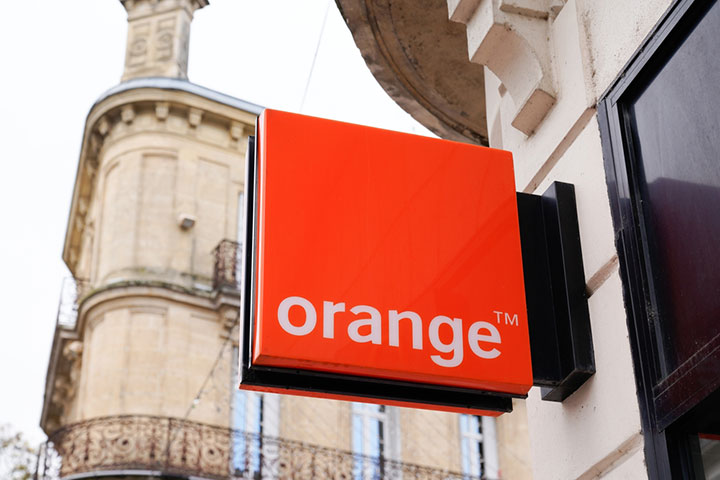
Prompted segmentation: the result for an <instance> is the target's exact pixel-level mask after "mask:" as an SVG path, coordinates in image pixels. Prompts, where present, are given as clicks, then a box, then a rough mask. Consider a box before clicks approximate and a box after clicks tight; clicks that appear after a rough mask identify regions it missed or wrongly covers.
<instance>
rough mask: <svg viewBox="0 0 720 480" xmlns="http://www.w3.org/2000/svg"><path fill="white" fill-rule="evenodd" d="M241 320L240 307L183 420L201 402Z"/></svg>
mask: <svg viewBox="0 0 720 480" xmlns="http://www.w3.org/2000/svg"><path fill="white" fill-rule="evenodd" d="M239 321H240V309H238V313H237V315H236V316H235V321H234V322H233V324H232V326H231V327H230V330H229V332H228V336H227V338H225V341H224V342H223V344H222V346H221V347H220V351H219V352H218V356H217V358H215V363H213V366H212V368H211V369H210V371H209V372H208V374H207V376H206V377H205V380H203V383H202V385H200V389H199V390H198V393H197V395H195V398H193V399H192V401H191V402H190V406H188V409H187V411H186V412H185V415H184V416H183V420H187V418H188V416H190V412H192V410H193V408H195V406H196V405H197V403H198V402H200V398H201V397H202V395H203V393H204V391H205V387H206V386H207V383H208V382H209V381H210V379H211V378H212V376H213V375H214V374H215V369H216V368H217V367H218V365H220V360H221V359H222V358H223V357H224V356H225V348H226V347H227V346H228V343H230V341H231V340H232V338H233V331H234V330H235V327H236V326H237V324H238V323H239Z"/></svg>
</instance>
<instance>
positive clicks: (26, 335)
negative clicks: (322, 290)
mask: <svg viewBox="0 0 720 480" xmlns="http://www.w3.org/2000/svg"><path fill="white" fill-rule="evenodd" d="M328 4H329V5H330V10H329V14H328V19H327V24H326V26H325V31H324V34H323V36H322V42H321V44H320V49H319V53H318V57H317V61H316V65H315V71H314V74H313V76H312V80H311V83H310V87H309V90H308V94H307V98H306V101H305V104H304V108H303V109H302V113H306V114H310V115H316V116H323V117H327V118H334V119H337V120H345V121H350V122H354V123H362V124H366V125H373V126H377V127H382V128H390V129H394V130H402V131H406V132H411V133H419V134H429V132H427V130H425V129H424V128H423V127H421V126H419V125H418V124H417V123H416V122H415V121H414V120H412V118H410V116H409V115H407V114H406V113H405V112H404V111H402V110H401V109H400V108H399V107H398V106H397V105H395V103H393V102H392V100H390V98H389V97H388V96H387V95H386V94H385V92H384V91H383V90H382V88H381V87H380V86H379V85H378V84H377V82H376V81H375V79H374V78H373V77H372V75H371V74H370V72H369V71H368V70H367V67H366V66H365V63H364V61H363V60H362V58H361V57H360V53H359V52H358V50H357V48H356V47H355V45H354V43H353V41H352V37H351V35H350V32H349V31H348V29H347V27H346V26H345V25H344V22H343V20H342V17H341V16H340V14H339V13H338V11H337V8H336V7H335V3H334V2H332V1H330V2H329V1H328V0H304V1H298V0H284V1H281V0H211V5H210V6H209V7H206V8H204V9H202V10H200V11H198V12H197V14H196V17H195V21H194V22H193V28H192V33H191V46H190V63H189V65H190V71H189V77H190V80H191V81H192V82H194V83H198V84H200V85H203V86H206V87H209V88H212V89H215V90H219V91H221V92H223V93H227V94H229V95H233V96H236V97H239V98H242V99H244V100H248V101H251V102H254V103H258V104H260V105H263V106H266V107H273V108H278V109H282V110H288V111H295V112H298V111H300V106H301V103H302V97H303V92H304V91H305V86H306V82H307V79H308V75H309V73H310V66H311V64H312V58H313V55H314V53H315V48H316V45H317V41H318V37H319V35H320V29H321V25H322V21H323V16H324V14H325V11H326V8H327V6H328ZM126 32H127V24H126V15H125V10H124V9H123V8H122V6H121V4H120V2H119V0H70V1H60V0H15V1H9V2H4V5H3V10H2V13H0V162H2V167H1V168H0V268H1V269H2V275H0V302H1V308H2V310H0V312H2V313H1V314H0V315H2V316H0V319H1V320H0V321H1V322H2V324H1V325H2V329H0V389H1V391H0V423H4V422H10V423H12V424H13V425H14V426H15V428H18V429H20V430H22V431H23V432H25V433H26V434H27V435H28V436H29V438H30V439H31V440H32V441H33V442H34V443H39V442H40V441H42V440H43V439H44V435H43V433H42V431H41V430H40V428H39V427H38V422H39V419H40V410H41V407H42V401H43V392H44V388H45V372H46V368H47V362H48V357H49V354H50V345H51V342H52V335H53V331H54V328H55V316H56V312H57V304H58V299H59V295H60V285H61V281H62V278H63V277H64V276H66V275H68V272H67V269H66V268H65V266H64V264H63V263H62V260H61V258H60V256H61V251H62V245H63V239H64V235H65V226H66V222H67V215H68V210H69V205H70V197H71V194H72V188H73V183H74V179H75V170H76V167H77V161H78V155H79V150H80V142H81V140H82V132H83V127H84V123H85V116H86V115H87V113H88V111H89V109H90V107H91V106H92V104H93V102H94V101H95V99H97V98H98V97H99V96H100V94H102V92H104V91H105V90H107V89H108V88H110V87H112V86H113V85H115V84H117V83H118V82H119V79H120V76H121V73H122V66H123V59H124V53H125V36H126Z"/></svg>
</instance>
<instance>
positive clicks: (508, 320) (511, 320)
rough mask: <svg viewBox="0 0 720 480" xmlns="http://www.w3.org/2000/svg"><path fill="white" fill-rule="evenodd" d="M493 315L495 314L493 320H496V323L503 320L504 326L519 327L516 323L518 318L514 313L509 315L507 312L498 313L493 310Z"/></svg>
mask: <svg viewBox="0 0 720 480" xmlns="http://www.w3.org/2000/svg"><path fill="white" fill-rule="evenodd" d="M493 313H494V314H495V318H496V319H497V323H502V321H503V319H504V320H505V325H514V326H516V327H517V326H519V325H520V323H519V322H518V316H517V313H514V314H512V315H510V314H509V313H507V312H499V311H497V310H493Z"/></svg>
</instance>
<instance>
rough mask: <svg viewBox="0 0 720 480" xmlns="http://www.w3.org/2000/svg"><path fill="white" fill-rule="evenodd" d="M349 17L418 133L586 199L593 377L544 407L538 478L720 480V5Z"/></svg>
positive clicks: (437, 4)
mask: <svg viewBox="0 0 720 480" xmlns="http://www.w3.org/2000/svg"><path fill="white" fill-rule="evenodd" d="M337 3H338V5H339V6H340V8H341V10H342V12H343V16H344V17H345V19H346V21H347V23H348V26H349V28H350V30H351V31H352V33H353V36H354V39H355V42H356V44H357V46H358V47H359V48H360V50H361V52H362V54H363V56H364V58H365V60H366V62H367V64H368V66H369V67H370V69H371V71H372V72H373V74H374V75H375V77H376V78H377V80H378V81H379V82H380V83H381V85H383V87H384V88H385V90H386V91H387V92H388V93H389V94H390V95H391V96H392V97H393V98H394V99H395V101H396V102H397V103H398V104H399V105H400V106H402V107H403V108H404V109H405V110H407V111H408V112H409V113H411V114H412V115H413V116H414V117H415V118H416V119H417V120H419V121H420V122H421V123H423V124H424V125H426V126H427V127H428V128H430V129H431V130H433V131H434V132H436V133H437V134H438V135H440V136H442V137H446V138H452V139H456V140H460V141H469V142H476V143H481V144H486V145H489V146H491V147H496V148H502V149H505V150H510V151H511V152H512V153H513V156H514V160H515V170H516V172H515V173H516V185H517V190H518V191H521V192H525V193H536V194H542V193H543V192H544V191H545V190H546V189H547V188H548V186H549V185H550V184H551V183H552V182H555V181H562V182H567V183H572V184H574V186H575V193H576V196H577V208H578V216H579V226H580V237H581V243H582V254H583V263H584V270H585V291H586V295H587V299H588V305H589V310H590V321H591V327H592V336H593V344H594V355H595V363H596V373H595V374H594V375H593V376H592V378H591V379H590V380H589V381H587V382H586V383H585V384H584V385H583V386H582V387H580V388H579V389H578V390H577V391H576V392H575V393H574V394H573V395H571V396H570V397H569V398H567V399H566V400H564V401H563V402H562V403H554V402H546V401H543V400H542V399H541V397H540V391H539V389H537V388H534V389H532V390H531V392H530V395H529V397H528V399H527V418H528V423H529V432H530V443H531V456H532V466H531V469H532V474H533V477H534V478H538V479H571V478H581V479H590V478H612V479H616V478H632V479H639V478H678V479H679V478H720V421H719V419H720V417H719V416H718V415H719V414H718V412H719V411H720V354H719V352H720V350H719V349H718V341H719V339H720V321H719V320H718V318H719V317H718V314H719V313H720V300H718V299H719V298H720V297H719V296H718V295H717V293H718V285H719V284H720V283H719V282H718V279H717V272H718V267H719V266H720V265H718V260H717V255H715V254H713V253H711V252H712V251H714V247H711V245H715V244H716V238H717V234H718V227H717V226H718V224H719V222H720V220H719V219H720V209H718V206H720V203H718V201H717V197H716V196H715V194H714V193H712V192H715V191H716V189H717V188H718V187H719V186H720V163H718V161H717V159H718V153H720V140H718V133H719V132H720V115H718V113H717V112H718V108H717V107H718V100H717V98H718V94H719V93H720V87H718V85H720V84H719V83H718V82H717V79H718V78H720V57H719V56H718V53H717V49H716V46H717V38H718V37H717V32H718V31H720V23H719V22H720V5H718V2H716V1H701V0H695V1H693V0H642V1H631V2H628V1H622V0H617V1H616V0H607V1H592V0H430V1H428V2H423V5H422V7H420V6H419V5H417V4H415V3H414V2H411V1H408V0H377V1H361V0H338V2H337Z"/></svg>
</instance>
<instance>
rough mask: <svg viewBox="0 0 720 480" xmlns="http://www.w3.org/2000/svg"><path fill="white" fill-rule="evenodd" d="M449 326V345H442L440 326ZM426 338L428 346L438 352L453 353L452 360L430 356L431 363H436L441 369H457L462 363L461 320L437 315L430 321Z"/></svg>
mask: <svg viewBox="0 0 720 480" xmlns="http://www.w3.org/2000/svg"><path fill="white" fill-rule="evenodd" d="M441 325H449V326H450V328H451V329H452V332H453V336H452V340H451V341H450V343H443V342H442V341H441V340H440V326H441ZM428 336H429V337H430V344H431V345H432V346H433V347H435V349H436V350H437V351H438V352H442V353H450V352H453V356H452V358H448V359H445V358H443V357H441V356H440V355H431V356H430V358H431V359H432V361H433V362H435V363H437V364H438V365H440V366H441V367H457V366H458V365H460V364H461V363H462V361H463V341H462V337H463V335H462V319H460V318H453V319H452V320H451V319H450V318H449V317H445V316H443V315H438V316H437V317H435V318H433V319H432V321H430V328H429V330H428Z"/></svg>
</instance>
